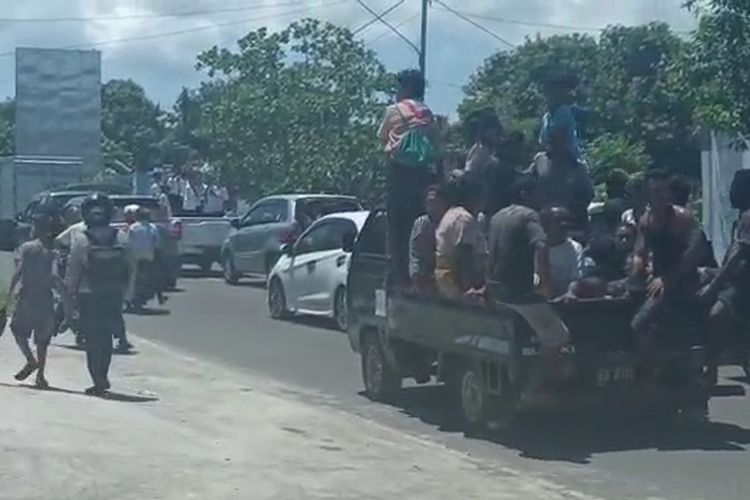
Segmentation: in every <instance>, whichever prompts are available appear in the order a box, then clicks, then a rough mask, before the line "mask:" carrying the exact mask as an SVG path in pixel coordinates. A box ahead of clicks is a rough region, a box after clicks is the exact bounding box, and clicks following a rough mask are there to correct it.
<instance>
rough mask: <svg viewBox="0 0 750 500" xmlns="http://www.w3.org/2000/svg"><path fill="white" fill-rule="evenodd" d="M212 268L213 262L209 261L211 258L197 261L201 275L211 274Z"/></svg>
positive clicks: (202, 258)
mask: <svg viewBox="0 0 750 500" xmlns="http://www.w3.org/2000/svg"><path fill="white" fill-rule="evenodd" d="M213 266H214V261H213V259H211V257H201V258H200V260H199V261H198V267H199V268H200V270H201V272H202V273H203V274H208V273H210V272H211V268H212V267H213Z"/></svg>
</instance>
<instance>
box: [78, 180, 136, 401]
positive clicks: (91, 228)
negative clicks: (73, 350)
mask: <svg viewBox="0 0 750 500" xmlns="http://www.w3.org/2000/svg"><path fill="white" fill-rule="evenodd" d="M112 211H113V207H112V203H111V201H110V199H109V198H108V197H107V196H106V195H103V194H98V193H97V194H93V195H91V196H89V197H88V198H87V199H86V200H85V201H84V203H83V205H82V206H81V215H82V216H83V220H84V222H85V224H86V230H85V231H84V232H83V233H79V234H76V235H74V236H73V239H72V242H71V249H70V259H69V263H68V275H67V284H68V289H69V291H70V293H71V294H72V295H73V296H74V297H75V298H76V302H77V305H78V311H79V316H80V319H79V323H80V329H81V331H82V333H83V335H84V337H85V338H86V361H87V364H88V370H89V374H90V375H91V379H92V381H93V384H94V385H93V386H92V387H89V388H88V389H86V394H89V395H95V396H102V395H105V394H106V392H107V390H109V388H110V383H109V379H108V372H109V365H110V362H111V360H112V337H113V336H118V334H119V333H120V332H121V331H122V330H124V320H123V316H122V303H123V294H124V293H125V290H126V288H127V285H128V277H129V272H130V265H129V261H128V255H127V252H128V251H127V244H126V242H125V241H123V238H122V235H121V233H119V232H118V231H117V230H116V229H114V228H112V227H110V225H109V224H110V221H111V218H112Z"/></svg>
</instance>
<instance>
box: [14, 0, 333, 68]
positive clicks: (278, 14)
mask: <svg viewBox="0 0 750 500" xmlns="http://www.w3.org/2000/svg"><path fill="white" fill-rule="evenodd" d="M344 1H345V0H337V1H335V2H329V3H325V4H321V5H319V6H320V7H330V6H333V5H340V4H342V3H344ZM307 11H309V8H303V9H296V10H292V11H287V12H276V13H274V14H269V15H266V16H261V17H251V18H247V19H241V20H238V21H228V22H225V23H214V24H212V25H210V26H198V27H195V28H186V29H182V30H177V31H169V32H163V33H154V34H151V35H142V36H134V37H127V38H118V39H113V40H102V41H98V42H87V43H80V44H75V45H68V46H64V47H59V48H60V49H66V50H72V49H86V48H88V47H102V46H106V45H114V44H119V43H129V42H140V41H145V40H156V39H160V38H167V37H171V36H178V35H185V34H188V33H196V32H199V31H208V30H212V29H215V28H220V27H226V26H235V25H239V24H245V23H249V22H254V21H267V20H270V19H276V18H280V17H286V16H290V15H294V14H300V13H303V12H307ZM15 53H16V52H15V51H8V52H0V58H3V57H10V56H13V55H14V54H15Z"/></svg>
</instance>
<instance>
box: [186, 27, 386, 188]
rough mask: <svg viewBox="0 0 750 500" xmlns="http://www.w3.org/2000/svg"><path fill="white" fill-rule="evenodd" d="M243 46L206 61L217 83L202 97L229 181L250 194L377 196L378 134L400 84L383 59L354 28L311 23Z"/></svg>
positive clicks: (201, 62) (205, 131)
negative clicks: (394, 82)
mask: <svg viewBox="0 0 750 500" xmlns="http://www.w3.org/2000/svg"><path fill="white" fill-rule="evenodd" d="M238 45H239V51H237V52H232V51H229V50H226V49H218V48H216V47H214V48H212V49H210V50H208V51H206V52H204V53H202V54H201V55H200V56H199V57H198V66H199V68H200V69H202V70H204V71H206V72H207V74H208V76H209V77H211V78H212V79H211V81H210V82H208V83H206V84H204V85H203V86H202V88H201V89H200V91H199V96H200V100H201V105H200V110H201V111H200V133H199V136H200V137H201V138H204V139H206V144H207V145H208V156H209V158H210V160H211V162H212V164H214V166H216V167H218V168H219V170H220V171H221V173H222V176H223V178H224V179H225V181H226V182H229V183H231V184H233V185H237V186H240V187H241V188H242V190H243V191H244V193H243V194H245V195H246V196H257V195H260V194H267V193H273V192H280V191H291V192H295V191H337V192H348V193H352V194H357V195H360V196H364V197H367V196H368V195H372V194H373V193H375V192H377V191H378V188H379V187H380V185H381V184H382V172H383V168H382V166H381V163H382V161H381V154H380V153H379V148H378V144H377V142H376V134H375V130H376V125H377V123H378V120H379V118H380V116H381V113H382V110H383V106H384V104H385V102H384V97H385V95H386V92H388V91H390V90H391V88H392V79H391V78H390V77H389V75H388V74H387V72H386V71H385V68H384V67H383V65H382V64H381V63H380V62H379V61H378V60H377V58H376V57H375V54H374V53H373V52H372V51H370V50H368V49H366V48H365V46H364V44H363V43H362V42H361V41H357V40H355V39H354V37H353V36H352V34H351V32H350V31H348V30H346V29H342V28H338V27H336V26H333V25H331V24H324V23H321V22H318V21H315V20H309V19H308V20H304V21H301V22H299V23H294V24H292V25H290V26H289V27H288V28H286V29H284V30H282V31H279V32H276V33H270V32H269V31H268V30H267V29H265V28H261V29H259V30H257V31H253V32H251V33H249V34H248V35H247V36H245V37H244V38H242V39H241V40H240V41H239V43H238Z"/></svg>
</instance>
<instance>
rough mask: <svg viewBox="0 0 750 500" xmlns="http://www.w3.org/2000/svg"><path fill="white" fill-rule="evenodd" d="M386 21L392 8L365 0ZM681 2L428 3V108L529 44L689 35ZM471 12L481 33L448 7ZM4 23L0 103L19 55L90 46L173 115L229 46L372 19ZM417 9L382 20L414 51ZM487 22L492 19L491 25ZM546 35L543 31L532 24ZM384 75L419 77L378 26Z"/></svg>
mask: <svg viewBox="0 0 750 500" xmlns="http://www.w3.org/2000/svg"><path fill="white" fill-rule="evenodd" d="M362 1H364V2H365V3H366V4H367V5H368V6H370V7H371V8H372V9H373V10H375V11H377V12H382V11H384V10H386V9H388V8H389V7H390V6H392V5H393V4H395V3H397V1H398V0H362ZM683 1H684V0H624V1H620V2H616V1H614V0H442V3H443V5H441V4H440V3H439V2H438V1H437V0H433V4H432V7H431V8H430V9H429V11H428V17H429V28H428V45H427V51H426V52H427V79H428V82H429V89H428V95H427V100H428V102H429V104H430V105H431V107H432V108H433V109H434V110H436V111H437V112H439V113H442V114H447V115H454V113H455V109H456V106H457V104H458V103H459V102H460V101H461V98H462V95H463V92H462V89H461V87H462V85H464V84H465V83H466V82H467V81H468V78H469V76H470V75H471V74H472V73H473V72H474V71H475V70H476V69H477V68H478V67H479V66H480V65H481V64H482V62H483V61H484V60H485V59H486V58H487V57H489V56H490V55H492V54H493V53H494V52H496V51H498V50H504V49H508V47H509V46H508V45H506V44H505V43H504V42H501V41H500V40H498V37H499V38H502V39H503V40H505V41H506V42H508V43H510V44H513V45H517V44H519V43H522V42H523V40H524V38H525V37H534V36H537V35H542V36H545V35H553V34H565V33H572V32H573V31H574V29H573V28H582V29H585V30H586V32H587V33H590V34H592V35H595V34H596V33H597V29H598V28H602V27H604V26H606V25H609V24H624V25H632V24H640V23H644V22H650V21H656V20H658V21H664V22H667V23H669V24H670V25H671V26H672V27H673V28H674V29H675V30H680V31H688V30H690V29H691V28H693V27H694V26H695V20H694V18H693V16H692V15H691V14H690V13H688V12H686V11H684V10H683V9H682V8H681V4H682V3H683ZM445 6H447V7H449V8H453V9H456V10H459V11H460V12H462V13H465V14H469V15H470V19H472V20H473V21H475V22H476V23H478V24H480V25H481V26H482V27H483V28H485V29H486V30H488V31H490V32H492V33H494V34H495V35H496V36H492V35H490V34H488V33H486V32H484V31H482V30H481V29H480V28H478V27H476V26H474V25H472V24H470V23H468V22H466V21H464V20H463V19H461V18H460V17H458V16H456V15H455V14H454V13H451V12H449V11H448V10H447V9H446V7H445ZM3 7H4V9H3V10H2V12H1V13H0V97H11V96H13V95H14V93H15V90H14V88H15V84H14V78H15V77H14V64H15V61H14V55H13V51H14V49H15V48H16V47H19V46H20V47H43V48H76V49H87V48H96V49H98V50H100V51H101V53H102V78H103V80H105V81H106V80H108V79H111V78H131V79H133V80H135V81H136V82H138V83H140V84H141V85H143V87H144V88H145V89H146V92H147V94H148V95H149V97H151V98H152V99H154V100H155V101H157V102H159V103H160V104H161V105H162V106H165V107H171V105H172V104H173V103H174V100H175V98H176V96H177V94H178V92H179V91H180V89H181V88H182V87H195V86H197V85H198V84H199V83H200V81H201V79H203V78H205V75H203V74H201V73H200V72H198V71H197V70H196V69H195V58H196V55H197V54H198V53H199V52H201V51H202V50H205V49H208V48H211V47H213V46H214V45H218V46H220V47H226V48H230V49H233V48H235V47H236V45H235V43H236V40H238V39H239V38H241V37H242V36H243V35H244V34H246V33H247V32H249V31H252V30H254V29H257V28H259V27H261V26H267V27H268V28H270V29H280V28H283V27H284V26H286V25H287V24H289V23H290V22H292V21H294V20H297V19H300V18H304V17H315V18H318V19H321V20H326V21H330V22H332V23H334V24H337V25H340V26H345V27H348V28H351V29H353V30H355V29H358V28H360V27H361V26H362V25H363V24H365V23H366V22H367V21H369V20H371V19H372V15H371V14H369V13H368V12H367V11H366V10H365V9H364V8H362V6H360V5H359V4H358V0H244V1H243V0H25V1H23V2H18V1H13V2H11V1H6V2H4V5H3ZM420 9H421V1H420V0H403V2H402V3H401V4H400V5H399V6H398V7H397V8H396V9H394V10H393V11H392V12H391V13H389V14H388V15H387V16H386V19H387V20H388V21H389V22H390V23H391V24H392V25H394V26H397V27H398V28H399V30H400V31H401V32H402V33H403V34H404V36H405V37H406V38H408V39H409V40H410V41H412V42H413V43H414V44H418V40H419V29H420V15H419V14H420ZM490 18H491V19H490ZM540 25H546V26H540ZM358 36H360V37H361V38H362V39H363V40H364V41H365V43H366V44H367V45H368V46H369V47H370V48H372V49H373V50H375V51H376V52H377V54H378V56H379V57H380V59H381V61H382V62H383V63H384V64H385V65H386V67H387V68H388V69H390V70H394V71H395V70H399V69H402V68H406V67H416V66H417V61H418V56H417V54H416V52H415V50H414V49H413V48H412V47H410V45H408V44H407V43H406V42H405V41H404V40H402V39H401V38H400V37H399V36H397V35H396V34H395V33H393V32H392V31H391V30H390V29H389V28H388V27H386V26H384V25H383V24H381V23H374V24H372V25H371V26H369V27H368V28H366V29H364V30H362V31H360V32H359V34H358Z"/></svg>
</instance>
